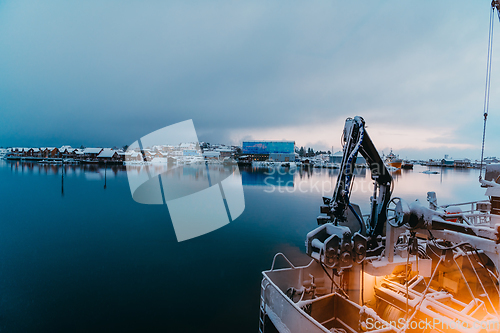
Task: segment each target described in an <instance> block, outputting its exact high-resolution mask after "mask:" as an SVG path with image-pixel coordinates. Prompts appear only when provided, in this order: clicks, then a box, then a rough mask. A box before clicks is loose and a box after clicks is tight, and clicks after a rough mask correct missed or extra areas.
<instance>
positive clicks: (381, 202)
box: [328, 116, 392, 237]
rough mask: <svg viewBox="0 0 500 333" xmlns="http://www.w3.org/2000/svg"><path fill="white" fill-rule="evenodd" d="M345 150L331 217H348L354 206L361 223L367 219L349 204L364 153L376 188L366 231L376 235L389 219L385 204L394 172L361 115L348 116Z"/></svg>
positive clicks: (389, 196) (335, 221) (370, 234)
mask: <svg viewBox="0 0 500 333" xmlns="http://www.w3.org/2000/svg"><path fill="white" fill-rule="evenodd" d="M343 142H344V152H343V157H342V163H341V166H340V173H339V175H338V178H337V184H336V187H335V192H334V193H333V197H332V199H331V201H330V202H329V205H330V212H329V214H328V215H330V219H331V220H332V222H334V223H335V224H336V225H337V224H338V223H342V222H344V221H345V220H346V210H347V209H351V210H352V211H353V213H354V215H355V216H356V217H357V219H358V220H359V222H360V223H362V224H363V225H364V224H365V222H364V221H363V219H362V217H360V216H358V214H356V213H355V212H354V209H353V207H352V206H351V204H350V195H351V186H352V182H353V178H354V169H355V163H356V159H357V156H358V154H361V155H362V156H363V157H364V158H365V159H366V162H367V163H368V166H369V168H370V171H371V175H372V179H373V180H374V181H375V183H374V186H375V188H374V192H373V196H372V198H371V214H370V220H369V223H368V225H366V229H367V230H366V233H367V234H368V235H369V236H372V237H376V236H378V235H382V234H383V230H384V224H385V223H386V220H387V215H386V207H387V204H388V203H389V201H390V199H391V193H390V192H391V183H392V176H391V175H390V174H389V171H388V170H387V168H386V166H385V164H384V162H383V161H382V158H380V155H379V154H378V152H377V150H376V149H375V146H374V144H373V142H372V140H371V139H370V136H369V135H368V133H367V132H366V129H365V121H364V120H363V118H362V117H359V116H357V117H354V118H347V119H346V122H345V127H344V132H343Z"/></svg>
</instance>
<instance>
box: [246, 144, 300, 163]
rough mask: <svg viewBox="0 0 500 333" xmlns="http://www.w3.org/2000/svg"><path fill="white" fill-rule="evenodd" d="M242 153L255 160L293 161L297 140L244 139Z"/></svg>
mask: <svg viewBox="0 0 500 333" xmlns="http://www.w3.org/2000/svg"><path fill="white" fill-rule="evenodd" d="M241 150H242V154H243V155H247V156H249V157H251V159H252V160H254V161H266V160H272V161H276V162H293V161H294V160H295V141H243V145H242V149H241Z"/></svg>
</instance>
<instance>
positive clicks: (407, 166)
mask: <svg viewBox="0 0 500 333" xmlns="http://www.w3.org/2000/svg"><path fill="white" fill-rule="evenodd" d="M401 169H407V170H408V169H413V163H411V162H410V161H403V164H402V165H401Z"/></svg>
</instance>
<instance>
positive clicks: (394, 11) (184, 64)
mask: <svg viewBox="0 0 500 333" xmlns="http://www.w3.org/2000/svg"><path fill="white" fill-rule="evenodd" d="M490 10H491V9H490V1H488V0H480V1H470V0H467V1H465V0H464V1H447V0H442V1H413V2H411V3H410V2H407V1H395V0H394V1H393V0H388V1H369V2H359V1H358V2H355V1H349V2H347V1H334V0H330V1H293V0H287V1H284V0H283V1H281V0H275V1H268V0H267V1H261V0H252V1H218V0H211V1H191V0H187V1H148V0H144V1H107V0H99V1H93V0H89V1H51V0H48V1H24V0H16V1H9V0H6V1H1V2H0V115H1V121H0V146H3V147H10V146H17V147H25V146H33V147H37V146H62V145H67V144H69V145H72V146H73V147H79V146H80V145H85V146H87V147H89V146H107V147H112V146H119V147H121V146H123V145H129V144H131V143H132V142H134V141H136V140H137V139H138V138H140V137H142V136H144V135H147V134H148V133H150V132H152V131H155V130H157V129H159V128H162V127H165V126H169V125H172V124H175V123H177V122H180V121H184V120H187V119H192V120H193V122H194V125H195V127H196V131H197V133H198V139H199V140H200V141H206V142H210V143H227V144H241V142H242V140H249V139H253V140H291V141H295V142H296V145H297V146H299V147H300V146H305V147H313V148H315V149H317V150H318V149H321V150H332V149H333V150H334V151H338V150H340V149H341V148H340V147H341V146H340V137H341V132H342V128H343V125H344V121H345V119H346V118H347V117H354V116H356V115H359V116H362V117H363V118H364V119H365V121H366V124H367V131H368V133H369V135H370V136H371V138H372V140H373V141H374V143H375V145H376V147H377V148H378V149H379V151H380V152H384V153H385V154H387V153H388V152H389V151H390V150H391V149H393V151H394V152H395V153H398V154H399V155H400V156H401V157H404V158H415V159H428V158H442V157H443V156H444V154H448V155H450V156H451V157H454V158H462V157H468V158H471V159H478V158H479V157H480V149H481V138H482V121H483V116H482V114H483V99H484V86H485V74H486V56H487V45H488V25H489V14H490ZM495 24H496V29H495V31H496V34H497V36H498V38H496V39H494V47H493V62H492V63H493V64H492V78H491V101H490V109H489V110H490V116H489V119H488V125H487V133H486V146H485V155H486V156H500V151H499V149H498V148H497V146H496V143H497V142H499V140H500V131H499V130H498V129H499V125H498V124H500V94H499V93H500V39H499V38H500V33H499V32H498V30H497V29H498V27H499V26H500V22H498V18H496V22H495Z"/></svg>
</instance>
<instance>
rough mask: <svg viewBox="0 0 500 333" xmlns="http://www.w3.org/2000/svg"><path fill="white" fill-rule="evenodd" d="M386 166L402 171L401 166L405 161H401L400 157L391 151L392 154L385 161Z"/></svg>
mask: <svg viewBox="0 0 500 333" xmlns="http://www.w3.org/2000/svg"><path fill="white" fill-rule="evenodd" d="M385 164H386V165H388V166H391V167H394V168H397V169H401V165H402V164H403V160H402V159H400V158H399V156H398V155H395V154H394V153H393V152H392V149H391V152H390V153H389V155H387V157H386V159H385ZM412 167H413V166H412Z"/></svg>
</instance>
